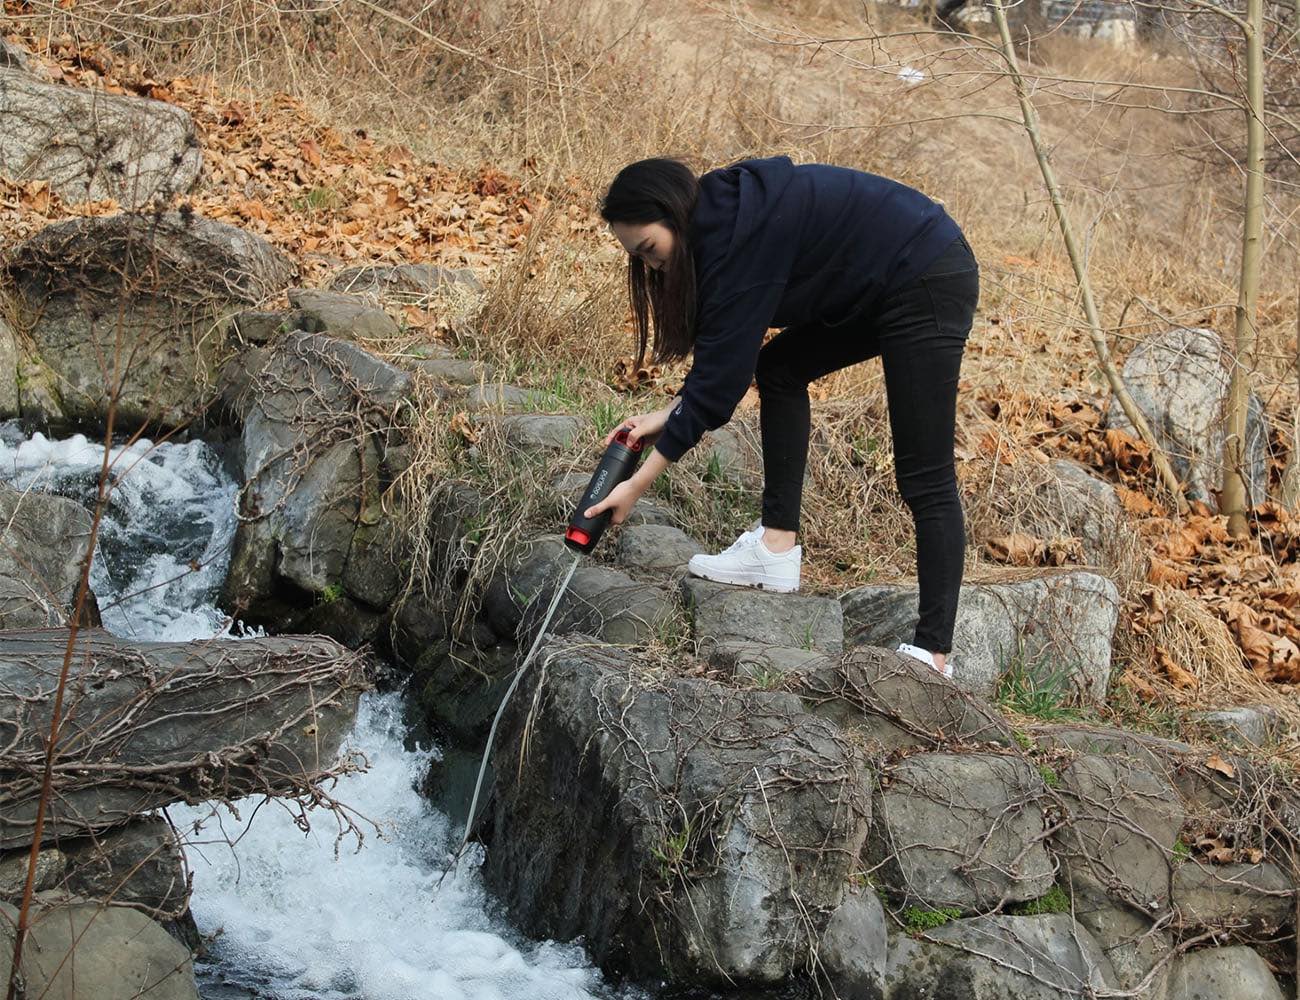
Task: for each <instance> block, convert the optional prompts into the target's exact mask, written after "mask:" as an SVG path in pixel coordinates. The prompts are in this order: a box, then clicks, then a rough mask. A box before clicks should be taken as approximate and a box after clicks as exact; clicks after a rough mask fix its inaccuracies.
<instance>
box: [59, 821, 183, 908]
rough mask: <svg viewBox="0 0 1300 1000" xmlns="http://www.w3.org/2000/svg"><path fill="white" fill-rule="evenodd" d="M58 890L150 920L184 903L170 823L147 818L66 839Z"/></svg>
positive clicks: (180, 861) (179, 861)
mask: <svg viewBox="0 0 1300 1000" xmlns="http://www.w3.org/2000/svg"><path fill="white" fill-rule="evenodd" d="M62 847H63V852H64V855H65V856H66V858H67V876H66V880H65V881H64V882H63V888H64V889H66V890H67V891H68V892H71V893H72V894H73V895H76V896H82V897H84V898H86V899H98V900H108V901H111V902H113V903H116V904H120V905H129V906H134V907H136V908H137V909H140V910H143V911H144V912H145V913H147V914H148V915H149V916H151V917H153V918H154V919H155V920H174V919H176V918H178V917H180V916H182V915H183V914H184V913H185V911H186V909H187V908H188V907H189V900H190V893H189V883H188V880H187V877H186V874H185V860H184V858H183V857H182V856H181V849H180V846H179V845H178V844H177V842H176V835H175V833H173V832H172V827H171V824H170V823H168V822H167V820H166V819H164V818H163V817H161V816H148V817H145V818H143V819H140V820H137V821H136V822H134V823H128V824H127V825H126V826H123V827H117V828H114V829H112V830H106V831H104V832H103V833H101V834H99V835H97V836H94V837H88V838H81V839H78V840H72V841H65V842H64V843H63V844H62Z"/></svg>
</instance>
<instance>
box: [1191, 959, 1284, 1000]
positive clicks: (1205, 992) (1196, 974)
mask: <svg viewBox="0 0 1300 1000" xmlns="http://www.w3.org/2000/svg"><path fill="white" fill-rule="evenodd" d="M1169 1000H1284V998H1283V995H1282V989H1281V987H1279V986H1278V984H1277V980H1276V979H1275V978H1274V977H1273V973H1272V972H1270V971H1269V968H1268V963H1267V962H1265V961H1264V960H1263V959H1262V958H1260V957H1259V954H1258V953H1256V952H1255V951H1252V950H1251V949H1250V948H1247V947H1244V946H1237V947H1232V948H1203V949H1202V950H1200V951H1193V952H1189V953H1187V954H1186V955H1183V956H1182V957H1181V958H1178V959H1176V960H1175V961H1174V967H1173V972H1172V973H1171V974H1170V976H1169Z"/></svg>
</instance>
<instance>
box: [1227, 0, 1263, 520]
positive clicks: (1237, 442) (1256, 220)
mask: <svg viewBox="0 0 1300 1000" xmlns="http://www.w3.org/2000/svg"><path fill="white" fill-rule="evenodd" d="M1242 30H1243V31H1244V33H1245V36H1246V208H1245V215H1244V218H1243V220H1242V227H1241V279H1240V281H1239V282H1238V284H1237V309H1236V322H1235V324H1234V329H1233V340H1234V343H1233V356H1232V377H1231V381H1230V382H1229V383H1228V404H1227V412H1226V414H1225V418H1226V420H1225V422H1226V424H1227V434H1226V435H1225V436H1224V440H1223V492H1222V493H1221V494H1220V498H1219V499H1220V507H1221V508H1222V510H1223V512H1224V513H1225V514H1227V515H1228V533H1229V534H1230V535H1232V537H1233V538H1244V537H1246V536H1248V535H1249V534H1250V522H1249V521H1248V520H1247V518H1246V511H1247V509H1248V508H1249V506H1250V505H1251V504H1253V503H1259V502H1260V501H1262V500H1263V499H1264V498H1263V497H1248V496H1247V489H1246V414H1247V407H1248V406H1249V403H1250V373H1251V372H1252V371H1253V370H1254V361H1255V312H1256V303H1257V302H1258V299H1259V264H1260V256H1261V253H1262V250H1263V240H1262V236H1263V229H1264V122H1263V119H1262V118H1261V117H1260V116H1261V115H1262V114H1263V111H1264V0H1246V24H1245V25H1244V27H1243V29H1242Z"/></svg>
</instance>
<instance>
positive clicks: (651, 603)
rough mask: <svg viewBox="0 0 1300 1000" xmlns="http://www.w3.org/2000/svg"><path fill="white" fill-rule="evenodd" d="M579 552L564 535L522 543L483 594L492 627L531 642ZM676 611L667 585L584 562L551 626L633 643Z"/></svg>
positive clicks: (504, 635)
mask: <svg viewBox="0 0 1300 1000" xmlns="http://www.w3.org/2000/svg"><path fill="white" fill-rule="evenodd" d="M575 558H577V556H576V555H575V553H573V552H572V551H570V550H569V549H568V548H566V547H565V545H564V542H563V541H562V540H561V539H560V538H541V539H536V540H534V541H532V542H530V543H527V544H525V545H523V546H521V547H520V549H519V551H518V552H517V553H516V554H515V555H514V557H513V558H512V559H511V560H510V561H509V562H508V563H507V564H506V566H504V567H503V568H502V571H501V572H500V573H498V574H497V576H496V577H495V578H494V579H493V580H492V583H491V584H490V585H489V587H488V591H487V594H486V595H485V598H484V611H485V613H486V617H487V621H488V623H489V624H490V625H491V627H492V629H493V631H494V632H495V633H496V634H497V635H498V636H500V637H501V638H504V639H513V638H516V636H518V637H519V638H520V639H521V640H523V641H528V642H531V639H532V636H533V635H535V634H536V630H537V629H538V628H540V627H541V624H542V621H541V619H542V615H543V614H544V613H545V611H546V609H547V608H548V607H549V606H550V603H551V599H552V597H553V596H554V594H555V588H556V586H558V585H559V583H560V580H561V579H563V577H564V574H565V573H566V572H567V571H568V569H569V567H570V566H572V565H573V561H574V559H575ZM677 614H678V612H677V605H676V602H675V601H674V600H673V599H672V598H671V596H670V595H669V594H668V592H667V591H665V590H664V589H663V588H662V587H658V586H655V585H654V584H650V583H641V582H638V581H636V580H633V579H632V578H631V577H629V576H628V575H627V574H626V573H621V572H619V571H618V570H615V569H609V568H608V567H605V566H598V565H591V564H589V563H581V564H579V566H578V568H577V570H576V571H575V572H574V574H573V576H572V578H571V579H570V581H569V586H568V588H567V589H566V591H565V594H564V596H563V597H562V598H561V600H560V604H559V606H558V607H557V608H556V611H555V617H554V618H552V619H551V624H550V626H549V628H548V631H549V632H550V633H551V634H553V635H564V634H566V633H569V632H582V633H585V634H587V635H595V636H599V637H601V638H602V639H604V640H605V641H606V642H611V643H618V644H622V645H630V644H633V643H639V642H644V641H646V640H647V639H649V638H651V637H652V636H655V635H657V634H661V633H662V631H663V630H664V629H665V628H666V627H667V626H668V624H669V623H670V622H672V621H674V620H675V619H676V618H677ZM521 626H522V627H521Z"/></svg>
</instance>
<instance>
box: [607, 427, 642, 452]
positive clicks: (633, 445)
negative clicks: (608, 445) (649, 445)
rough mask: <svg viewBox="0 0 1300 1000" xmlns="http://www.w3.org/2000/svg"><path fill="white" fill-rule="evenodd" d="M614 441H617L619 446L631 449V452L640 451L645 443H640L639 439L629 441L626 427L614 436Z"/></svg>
mask: <svg viewBox="0 0 1300 1000" xmlns="http://www.w3.org/2000/svg"><path fill="white" fill-rule="evenodd" d="M614 440H615V441H617V442H618V443H619V444H621V445H623V446H624V447H625V448H629V449H631V450H632V451H640V450H641V449H642V448H644V447H645V442H644V441H642V440H641V439H640V438H638V439H637V440H635V441H633V440H631V438H630V436H629V434H628V428H626V427H624V428H622V429H620V430H619V432H618V433H617V434H615V435H614Z"/></svg>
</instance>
